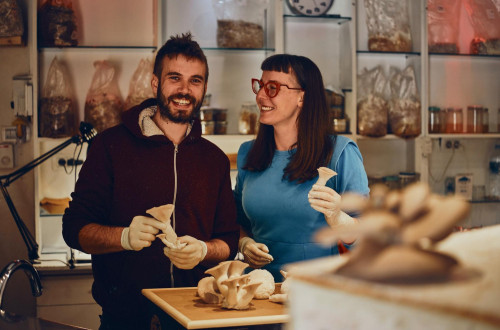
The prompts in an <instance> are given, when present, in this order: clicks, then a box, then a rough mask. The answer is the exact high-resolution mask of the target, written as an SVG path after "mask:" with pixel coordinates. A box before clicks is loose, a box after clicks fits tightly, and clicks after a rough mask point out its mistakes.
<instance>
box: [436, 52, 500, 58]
mask: <svg viewBox="0 0 500 330" xmlns="http://www.w3.org/2000/svg"><path fill="white" fill-rule="evenodd" d="M429 56H457V57H471V58H500V54H498V55H490V54H450V53H429Z"/></svg>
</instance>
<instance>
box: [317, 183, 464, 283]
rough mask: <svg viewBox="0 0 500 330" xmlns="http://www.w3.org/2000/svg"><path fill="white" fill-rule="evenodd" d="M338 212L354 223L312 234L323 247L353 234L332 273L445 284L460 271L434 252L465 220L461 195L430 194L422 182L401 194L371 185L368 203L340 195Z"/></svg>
mask: <svg viewBox="0 0 500 330" xmlns="http://www.w3.org/2000/svg"><path fill="white" fill-rule="evenodd" d="M341 208H342V210H344V211H345V212H360V213H361V214H362V216H360V217H358V219H359V222H358V223H357V224H354V225H351V226H348V227H344V228H337V229H335V230H333V229H330V228H325V229H322V230H320V231H319V232H318V233H317V234H316V240H317V241H318V242H319V243H322V244H324V245H333V244H335V243H336V242H337V241H338V240H339V239H340V240H342V238H343V237H346V236H350V235H353V234H355V235H357V236H358V240H357V242H356V243H355V246H354V247H353V248H352V250H351V253H349V257H348V259H347V262H346V263H345V264H343V265H342V266H340V267H339V268H337V269H336V271H335V273H336V274H339V275H344V276H348V277H353V278H358V279H363V280H369V281H376V282H388V283H392V282H396V283H412V282H414V283H418V282H432V281H444V280H447V279H449V277H450V275H451V274H452V272H453V271H454V270H456V269H457V267H459V264H458V261H457V260H456V259H455V258H453V257H452V256H450V255H447V254H444V253H440V252H438V251H435V250H434V249H433V248H434V246H435V244H436V243H438V242H439V241H441V240H442V239H444V238H445V237H447V236H448V235H449V234H450V233H452V231H453V227H454V226H455V225H456V224H457V223H458V222H460V221H461V220H463V219H464V218H465V217H466V216H467V214H468V212H469V209H470V205H469V203H468V202H467V201H466V200H464V199H462V198H461V197H458V196H441V195H437V194H433V193H432V192H431V191H430V188H429V186H428V185H427V184H425V183H422V182H417V183H414V184H411V185H409V186H407V187H406V188H404V189H402V190H389V189H388V188H387V187H386V186H384V185H376V186H374V187H373V188H372V191H371V193H370V198H369V199H367V198H364V197H362V196H359V195H354V194H348V193H347V194H344V195H343V196H342V202H341Z"/></svg>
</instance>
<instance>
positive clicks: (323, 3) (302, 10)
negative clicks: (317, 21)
mask: <svg viewBox="0 0 500 330" xmlns="http://www.w3.org/2000/svg"><path fill="white" fill-rule="evenodd" d="M286 4H287V5H288V8H290V10H291V11H292V12H293V13H294V14H296V15H306V16H321V15H324V14H326V13H327V12H328V10H329V9H330V8H331V7H332V5H333V0H286Z"/></svg>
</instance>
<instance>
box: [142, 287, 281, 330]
mask: <svg viewBox="0 0 500 330" xmlns="http://www.w3.org/2000/svg"><path fill="white" fill-rule="evenodd" d="M276 286H277V287H276V289H277V290H278V291H277V292H279V286H280V284H277V285H276ZM142 294H143V295H144V296H146V297H147V298H148V299H149V300H150V301H152V302H153V303H154V304H155V305H156V306H158V307H159V308H160V309H162V310H163V311H164V312H165V313H167V314H168V315H170V316H171V317H172V318H174V319H175V320H176V321H177V322H179V323H180V324H181V325H182V326H183V327H185V328H186V329H202V328H218V327H234V326H253V325H263V324H278V323H286V322H287V321H288V319H289V317H288V314H287V312H286V309H285V306H283V305H282V304H277V303H272V302H270V301H269V300H267V299H263V300H257V299H254V300H252V306H251V307H250V308H249V309H247V310H240V311H239V310H228V309H223V308H221V307H220V306H219V305H211V304H205V303H204V302H203V301H202V300H201V299H200V298H199V297H197V296H196V288H167V289H144V290H142Z"/></svg>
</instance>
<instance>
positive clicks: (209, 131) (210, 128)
mask: <svg viewBox="0 0 500 330" xmlns="http://www.w3.org/2000/svg"><path fill="white" fill-rule="evenodd" d="M214 130H215V122H213V121H201V134H203V135H213V134H214Z"/></svg>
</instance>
